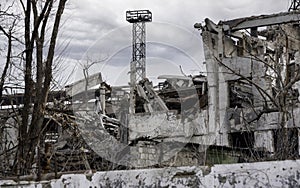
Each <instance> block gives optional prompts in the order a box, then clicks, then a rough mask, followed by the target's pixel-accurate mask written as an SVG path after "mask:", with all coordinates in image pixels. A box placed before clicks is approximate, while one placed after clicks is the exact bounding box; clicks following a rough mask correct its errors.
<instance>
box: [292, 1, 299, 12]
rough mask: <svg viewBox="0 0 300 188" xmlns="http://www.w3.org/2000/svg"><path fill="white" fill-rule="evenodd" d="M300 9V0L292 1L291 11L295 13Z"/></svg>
mask: <svg viewBox="0 0 300 188" xmlns="http://www.w3.org/2000/svg"><path fill="white" fill-rule="evenodd" d="M299 9H300V0H292V4H291V6H290V8H289V11H294V10H299Z"/></svg>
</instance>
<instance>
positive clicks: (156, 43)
mask: <svg viewBox="0 0 300 188" xmlns="http://www.w3.org/2000/svg"><path fill="white" fill-rule="evenodd" d="M289 4H290V0H263V1H262V0H240V1H236V0H215V1H209V0H205V1H204V0H185V1H184V0H147V1H145V0H101V1H99V0H84V1H82V0H70V1H69V3H68V8H67V11H66V12H65V14H64V18H65V22H64V24H63V27H62V30H61V36H60V37H61V38H60V43H62V42H64V44H65V43H69V45H68V48H67V49H66V50H65V56H66V57H67V60H66V63H67V64H68V66H69V69H71V67H74V66H77V68H78V69H77V73H76V74H75V77H74V78H75V79H78V78H79V77H81V72H82V70H81V69H82V66H81V65H80V64H84V63H86V62H87V59H89V62H91V61H101V63H98V64H96V65H94V66H93V67H92V68H91V70H90V73H91V74H92V73H95V72H99V71H101V72H102V74H103V78H104V80H105V81H107V82H108V83H109V84H112V85H124V84H126V83H127V82H128V81H129V80H128V79H129V77H128V74H127V73H128V71H129V63H130V60H131V24H130V23H128V22H126V18H125V12H126V11H127V10H138V9H148V10H150V11H151V12H152V14H153V22H152V23H147V26H146V27H147V76H148V77H149V78H150V79H154V78H156V77H157V76H158V75H161V74H181V73H180V69H179V65H181V66H182V68H183V71H184V72H185V73H186V74H197V73H199V72H205V67H204V66H203V61H204V57H203V51H202V42H201V37H200V35H199V32H198V31H197V30H195V29H194V28H193V25H194V24H195V23H196V22H203V20H204V19H205V18H210V19H211V20H213V21H214V22H216V23H217V22H218V21H219V20H230V19H234V18H238V17H246V16H252V15H260V14H269V13H277V12H283V11H287V10H288V7H289Z"/></svg>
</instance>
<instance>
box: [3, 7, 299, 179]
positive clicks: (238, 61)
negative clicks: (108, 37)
mask: <svg viewBox="0 0 300 188" xmlns="http://www.w3.org/2000/svg"><path fill="white" fill-rule="evenodd" d="M128 14H130V13H128ZM131 14H133V15H135V14H138V13H136V12H131ZM143 14H147V15H149V12H147V11H146V12H142V15H143ZM127 16H128V15H127ZM129 16H130V15H129ZM150 16H151V15H150ZM140 19H141V17H131V19H129V18H128V22H130V23H133V24H139V22H140V21H141V20H140ZM142 19H146V20H144V21H145V22H149V21H151V17H142ZM137 20H138V21H137ZM299 21H300V12H299V11H290V12H284V13H278V14H271V15H261V16H251V17H246V18H238V19H233V20H226V21H220V22H218V23H214V22H213V21H211V20H210V19H209V18H206V19H205V24H200V23H196V24H195V25H194V27H195V29H197V30H198V31H199V37H202V40H203V48H204V55H205V62H204V64H205V66H206V71H207V73H206V74H199V75H192V76H183V75H161V76H159V77H158V78H159V79H160V80H161V82H160V83H159V84H158V85H153V84H152V82H151V80H149V79H148V78H147V75H145V74H144V72H138V71H139V70H140V69H143V66H146V65H145V64H143V63H144V62H143V61H144V58H143V57H142V56H141V54H135V56H134V57H133V59H134V58H136V59H135V61H139V63H140V64H137V65H136V67H132V66H133V65H132V66H131V71H132V70H135V73H136V77H133V75H131V81H130V83H131V85H129V86H124V87H114V86H113V85H109V83H105V82H103V79H102V77H101V73H97V74H94V75H92V76H89V77H87V78H85V79H83V80H79V81H77V82H75V83H73V84H70V85H69V86H67V87H66V89H65V90H64V91H55V92H54V91H53V92H51V93H50V94H49V98H48V100H49V101H48V106H47V115H46V117H47V118H45V120H44V130H45V131H44V134H43V140H42V141H41V145H40V146H41V148H42V149H41V153H40V163H41V164H42V165H41V166H42V170H43V173H45V174H46V173H54V175H53V174H52V175H51V176H57V177H58V174H60V173H63V172H74V171H76V172H86V171H89V170H91V171H93V170H97V171H106V170H129V169H143V168H162V167H169V166H172V167H180V166H202V165H208V166H212V165H214V164H231V163H251V162H260V161H275V160H295V159H299V155H300V137H299V135H300V132H299V125H300V116H299V114H300V106H299V100H300V96H299V94H300V93H299V92H300V81H299V80H300V70H299V68H300V51H299V50H300V24H299V23H300V22H299ZM143 24H145V23H144V22H143ZM133 27H139V25H135V26H133ZM136 32H138V31H136ZM138 34H139V33H138ZM140 34H141V33H140ZM143 37H144V36H141V40H142V39H143ZM199 45H201V44H199ZM140 47H141V48H144V46H140ZM133 50H134V49H133ZM142 50H145V49H142ZM131 74H133V72H131ZM33 97H34V96H33ZM19 108H22V94H16V95H6V96H4V97H3V99H2V101H1V112H0V113H1V116H2V117H1V124H0V126H1V132H0V138H1V147H0V153H1V155H0V160H1V161H2V163H1V166H0V169H1V171H0V177H10V176H12V175H13V165H14V155H15V152H16V150H15V148H16V146H17V144H18V143H17V135H18V130H17V127H16V126H15V125H16V124H17V122H18V121H19V119H18V117H19V114H18V113H19V111H18V109H19ZM33 170H34V167H33Z"/></svg>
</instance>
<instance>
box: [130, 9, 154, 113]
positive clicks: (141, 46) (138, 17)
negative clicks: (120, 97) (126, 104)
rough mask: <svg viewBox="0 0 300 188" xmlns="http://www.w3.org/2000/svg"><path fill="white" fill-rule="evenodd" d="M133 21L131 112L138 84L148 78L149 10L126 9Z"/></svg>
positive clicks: (150, 17) (133, 110) (150, 16)
mask: <svg viewBox="0 0 300 188" xmlns="http://www.w3.org/2000/svg"><path fill="white" fill-rule="evenodd" d="M126 20H127V21H128V22H129V23H132V24H133V26H132V60H131V63H130V113H135V101H136V100H135V93H136V85H137V83H138V82H139V81H141V80H142V79H144V78H146V24H145V23H146V22H151V21H152V13H151V12H150V11H149V10H134V11H126Z"/></svg>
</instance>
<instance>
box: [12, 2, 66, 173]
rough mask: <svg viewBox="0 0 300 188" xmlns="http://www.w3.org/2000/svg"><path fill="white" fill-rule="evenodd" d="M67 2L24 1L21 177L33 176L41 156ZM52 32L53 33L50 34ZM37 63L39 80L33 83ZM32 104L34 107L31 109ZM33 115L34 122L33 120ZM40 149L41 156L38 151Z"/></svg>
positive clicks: (19, 169)
mask: <svg viewBox="0 0 300 188" xmlns="http://www.w3.org/2000/svg"><path fill="white" fill-rule="evenodd" d="M66 2H67V0H59V1H55V0H46V1H39V0H27V1H22V0H20V3H21V5H22V8H23V11H24V17H25V19H24V20H25V23H24V38H25V51H24V53H25V67H24V72H25V75H24V80H25V93H24V107H23V111H22V123H21V125H20V129H19V143H20V144H19V149H18V160H17V165H16V167H17V170H18V172H19V174H20V175H22V174H28V173H30V169H31V168H32V165H33V163H34V157H35V155H36V154H37V155H38V154H39V146H38V143H39V139H40V138H41V131H42V125H43V121H44V115H45V108H46V103H47V97H48V93H49V88H50V84H51V81H52V68H53V61H54V56H55V47H56V41H57V36H58V31H59V26H60V21H61V17H62V14H63V11H64V9H65V5H66ZM52 13H54V14H55V16H54V17H53V18H52V17H51V14H52ZM48 29H49V30H51V33H50V35H48V33H47V32H46V31H47V30H48ZM47 37H49V38H50V41H49V46H48V47H47V48H46V40H47ZM34 56H35V57H36V59H34ZM44 58H45V60H44ZM34 61H35V63H36V71H35V72H36V75H35V78H36V80H35V81H33V80H34V75H33V68H34V66H33V65H34ZM32 103H33V108H32V107H31V104H32ZM31 114H32V117H31V121H29V116H30V115H31ZM36 149H37V151H38V153H36V152H35V151H36ZM38 163H39V161H37V165H38ZM38 166H39V165H38Z"/></svg>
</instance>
